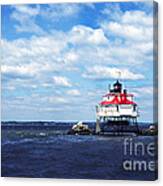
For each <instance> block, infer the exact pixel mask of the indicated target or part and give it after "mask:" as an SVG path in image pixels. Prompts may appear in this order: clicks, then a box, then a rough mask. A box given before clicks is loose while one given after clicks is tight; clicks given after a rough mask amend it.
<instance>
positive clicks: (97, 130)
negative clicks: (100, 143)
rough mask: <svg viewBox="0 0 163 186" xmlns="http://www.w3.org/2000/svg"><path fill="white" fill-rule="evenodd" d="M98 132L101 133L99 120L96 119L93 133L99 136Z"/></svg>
mask: <svg viewBox="0 0 163 186" xmlns="http://www.w3.org/2000/svg"><path fill="white" fill-rule="evenodd" d="M100 132H101V128H100V120H99V118H96V130H95V133H96V134H99V133H100Z"/></svg>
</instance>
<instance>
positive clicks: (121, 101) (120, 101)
mask: <svg viewBox="0 0 163 186" xmlns="http://www.w3.org/2000/svg"><path fill="white" fill-rule="evenodd" d="M100 104H101V105H109V104H132V105H133V104H136V103H134V102H133V101H130V100H128V99H127V96H126V95H125V94H123V95H120V96H119V97H118V96H117V95H115V97H114V98H113V100H112V101H102V102H101V103H100Z"/></svg>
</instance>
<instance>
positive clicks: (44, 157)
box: [1, 122, 157, 180]
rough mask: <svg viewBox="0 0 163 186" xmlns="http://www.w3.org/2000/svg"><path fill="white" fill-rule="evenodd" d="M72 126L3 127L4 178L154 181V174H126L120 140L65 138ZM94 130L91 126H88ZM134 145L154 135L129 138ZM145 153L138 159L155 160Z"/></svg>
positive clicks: (145, 142)
mask: <svg viewBox="0 0 163 186" xmlns="http://www.w3.org/2000/svg"><path fill="white" fill-rule="evenodd" d="M72 124H73V123H55V122H49V123H48V122H46V123H45V122H37V123H36V122H26V123H19V122H18V123H17V122H15V123H3V124H2V141H1V142H2V143H1V145H2V149H1V151H2V165H1V167H2V171H1V174H2V176H3V177H33V178H34V177H41V178H42V177H43V178H80V179H129V180H154V179H155V178H156V172H154V171H149V170H147V171H125V170H124V169H123V167H122V162H123V161H124V159H125V158H127V157H124V155H123V141H124V138H125V137H124V136H123V137H117V136H116V137H109V136H94V135H90V136H76V135H66V133H67V131H68V130H69V129H70V128H71V126H72ZM89 125H90V127H94V123H90V124H89ZM132 138H133V140H134V141H135V142H143V143H144V144H148V143H149V142H153V141H156V140H157V138H156V136H139V137H132ZM155 158H156V157H151V156H149V155H148V154H146V155H144V156H143V157H142V156H140V157H137V159H139V160H141V159H142V160H144V159H145V160H146V161H150V160H154V159H155Z"/></svg>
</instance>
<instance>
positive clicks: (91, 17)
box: [1, 1, 153, 121]
mask: <svg viewBox="0 0 163 186" xmlns="http://www.w3.org/2000/svg"><path fill="white" fill-rule="evenodd" d="M1 13H2V41H1V42H2V66H1V71H2V120H95V105H96V104H97V103H99V102H100V100H101V97H102V95H103V94H105V93H106V91H107V87H108V84H111V83H113V82H114V81H115V80H116V79H117V78H118V73H117V72H118V71H121V81H122V82H123V83H124V85H125V87H126V88H128V89H129V92H131V93H133V94H134V95H135V101H136V102H137V104H138V106H139V112H140V118H139V120H140V121H152V120H153V101H152V97H153V3H152V1H151V2H134V3H133V2H132V3H131V2H124V3H87V4H74V3H69V4H41V5H40V4H37V5H6V6H2V10H1Z"/></svg>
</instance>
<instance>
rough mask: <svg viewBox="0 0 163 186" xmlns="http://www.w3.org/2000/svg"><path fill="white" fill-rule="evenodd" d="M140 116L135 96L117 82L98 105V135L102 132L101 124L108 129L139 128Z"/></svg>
mask: <svg viewBox="0 0 163 186" xmlns="http://www.w3.org/2000/svg"><path fill="white" fill-rule="evenodd" d="M138 116H139V114H138V107H137V104H136V102H134V96H133V94H130V93H128V92H127V89H123V86H122V83H121V82H120V81H119V80H117V81H116V82H115V83H114V84H113V86H112V88H110V86H109V91H108V93H106V94H105V95H104V96H103V97H102V100H101V101H100V103H99V104H98V105H96V133H100V132H101V123H106V124H107V125H108V127H109V126H113V125H114V126H116V127H119V126H129V125H135V126H137V118H138Z"/></svg>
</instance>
